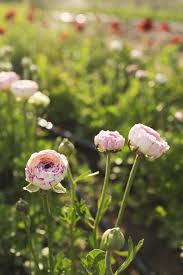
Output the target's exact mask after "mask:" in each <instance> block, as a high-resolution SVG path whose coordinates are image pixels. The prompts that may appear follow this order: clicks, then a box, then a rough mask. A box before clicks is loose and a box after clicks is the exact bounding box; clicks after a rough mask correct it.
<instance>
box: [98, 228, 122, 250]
mask: <svg viewBox="0 0 183 275" xmlns="http://www.w3.org/2000/svg"><path fill="white" fill-rule="evenodd" d="M102 244H103V246H104V249H105V250H107V251H113V250H121V249H122V248H123V246H124V244H125V238H124V236H123V233H122V232H121V230H120V228H119V227H114V228H111V229H108V230H106V231H105V232H104V234H103V236H102Z"/></svg>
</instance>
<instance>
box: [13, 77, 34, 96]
mask: <svg viewBox="0 0 183 275" xmlns="http://www.w3.org/2000/svg"><path fill="white" fill-rule="evenodd" d="M11 91H12V93H13V94H14V95H15V96H16V97H20V98H22V99H27V98H29V97H30V96H32V95H33V94H34V93H36V92H37V91H38V84H37V83H36V82H35V81H32V80H17V81H15V82H13V83H12V85H11Z"/></svg>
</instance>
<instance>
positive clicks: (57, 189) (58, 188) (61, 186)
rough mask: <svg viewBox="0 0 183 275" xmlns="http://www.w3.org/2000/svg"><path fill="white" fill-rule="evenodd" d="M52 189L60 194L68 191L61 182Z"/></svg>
mask: <svg viewBox="0 0 183 275" xmlns="http://www.w3.org/2000/svg"><path fill="white" fill-rule="evenodd" d="M52 190H53V191H54V192H55V193H58V194H65V193H67V190H66V188H65V187H63V185H62V184H61V183H58V184H57V185H55V186H54V187H52Z"/></svg>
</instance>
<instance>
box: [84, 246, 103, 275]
mask: <svg viewBox="0 0 183 275" xmlns="http://www.w3.org/2000/svg"><path fill="white" fill-rule="evenodd" d="M82 264H83V266H84V268H85V270H86V271H87V273H88V274H90V275H98V274H100V275H104V274H105V251H103V250H100V249H93V250H92V251H90V252H89V253H88V255H87V256H86V259H82Z"/></svg>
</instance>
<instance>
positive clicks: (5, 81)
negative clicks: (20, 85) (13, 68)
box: [0, 72, 20, 90]
mask: <svg viewBox="0 0 183 275" xmlns="http://www.w3.org/2000/svg"><path fill="white" fill-rule="evenodd" d="M19 78H20V77H19V76H18V75H17V74H16V73H15V72H1V73H0V90H7V89H10V86H11V84H12V83H13V82H15V81H17V80H18V79H19Z"/></svg>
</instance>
